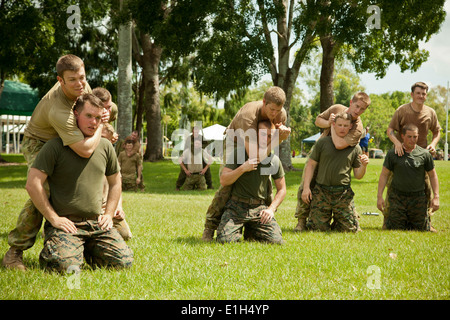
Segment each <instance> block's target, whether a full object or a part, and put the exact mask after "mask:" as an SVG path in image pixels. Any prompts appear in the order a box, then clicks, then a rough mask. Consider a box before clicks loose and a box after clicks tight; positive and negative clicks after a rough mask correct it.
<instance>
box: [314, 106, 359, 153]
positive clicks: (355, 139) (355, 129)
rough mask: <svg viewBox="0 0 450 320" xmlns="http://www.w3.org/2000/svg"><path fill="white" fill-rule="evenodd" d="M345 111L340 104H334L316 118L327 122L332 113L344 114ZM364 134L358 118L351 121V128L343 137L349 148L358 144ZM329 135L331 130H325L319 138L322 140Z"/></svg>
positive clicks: (344, 107) (345, 108)
mask: <svg viewBox="0 0 450 320" xmlns="http://www.w3.org/2000/svg"><path fill="white" fill-rule="evenodd" d="M347 110H348V108H347V107H346V106H344V105H342V104H334V105H332V106H331V107H329V108H328V109H327V110H325V111H324V112H322V113H321V114H319V115H318V117H320V118H322V119H325V120H328V119H330V116H331V114H332V113H334V114H337V113H339V112H345V111H347ZM365 133H366V132H365V130H364V126H363V123H362V121H361V118H360V117H358V119H356V120H352V127H351V128H350V131H349V132H348V133H347V135H346V136H345V137H344V140H345V142H347V144H348V145H349V146H352V147H354V146H356V145H357V144H358V143H359V140H360V139H361V138H362V137H363V136H364V135H365ZM329 135H331V128H326V129H325V130H324V131H323V133H322V135H321V136H320V137H321V138H322V137H326V136H329Z"/></svg>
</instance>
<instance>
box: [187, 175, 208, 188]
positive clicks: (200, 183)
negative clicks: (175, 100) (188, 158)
mask: <svg viewBox="0 0 450 320" xmlns="http://www.w3.org/2000/svg"><path fill="white" fill-rule="evenodd" d="M206 188H207V185H206V178H205V176H204V175H201V174H198V173H197V174H191V175H190V176H186V180H185V181H184V185H183V190H206Z"/></svg>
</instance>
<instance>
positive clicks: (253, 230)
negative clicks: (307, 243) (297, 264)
mask: <svg viewBox="0 0 450 320" xmlns="http://www.w3.org/2000/svg"><path fill="white" fill-rule="evenodd" d="M274 128H275V126H274V125H273V124H272V123H271V122H270V121H260V122H259V123H258V138H257V139H258V149H259V150H258V155H251V156H249V155H248V154H247V152H246V151H245V148H244V147H242V148H241V149H239V147H237V148H235V149H234V159H235V161H234V162H233V163H231V164H228V163H227V164H226V166H225V167H224V168H223V170H222V173H221V175H220V184H221V185H222V186H229V185H232V190H231V197H230V200H228V202H227V204H226V206H225V211H224V214H223V215H222V218H221V221H220V224H219V227H218V229H217V241H219V242H222V243H223V242H235V241H239V240H240V239H241V237H242V230H243V229H244V228H245V232H244V238H245V239H246V240H258V241H263V242H269V243H276V244H282V243H283V238H282V235H281V228H280V226H279V225H278V223H277V221H276V220H275V218H274V214H275V211H276V210H277V208H278V206H279V205H280V204H281V202H282V201H283V200H284V197H285V195H286V182H285V178H284V170H283V166H282V164H281V161H280V158H279V157H278V156H277V155H275V154H273V153H271V148H270V144H271V136H272V132H274ZM240 152H243V153H245V157H243V158H244V159H243V160H245V162H243V163H242V162H241V163H239V162H238V159H239V157H238V156H239V154H240ZM250 152H251V151H250ZM270 176H272V178H273V180H274V182H275V186H276V188H277V193H276V195H275V197H274V199H273V201H272V203H271V204H270V205H269V206H267V205H266V198H267V188H268V187H267V186H268V183H267V182H268V179H270Z"/></svg>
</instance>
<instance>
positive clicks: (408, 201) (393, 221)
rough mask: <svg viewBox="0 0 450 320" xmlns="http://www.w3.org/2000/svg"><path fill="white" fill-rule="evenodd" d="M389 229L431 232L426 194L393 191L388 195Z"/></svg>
mask: <svg viewBox="0 0 450 320" xmlns="http://www.w3.org/2000/svg"><path fill="white" fill-rule="evenodd" d="M388 198H389V203H390V205H389V210H388V212H387V213H388V214H387V217H386V228H387V229H400V230H419V231H430V215H429V213H428V198H427V195H426V194H425V192H416V193H408V194H405V193H401V192H399V191H397V190H395V189H392V190H391V192H390V193H389V195H388Z"/></svg>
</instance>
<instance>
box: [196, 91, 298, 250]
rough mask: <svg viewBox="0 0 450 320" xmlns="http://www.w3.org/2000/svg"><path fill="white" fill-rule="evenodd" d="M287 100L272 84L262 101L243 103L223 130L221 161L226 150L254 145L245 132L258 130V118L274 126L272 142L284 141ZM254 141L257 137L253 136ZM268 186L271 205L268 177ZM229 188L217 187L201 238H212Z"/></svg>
mask: <svg viewBox="0 0 450 320" xmlns="http://www.w3.org/2000/svg"><path fill="white" fill-rule="evenodd" d="M285 101H286V94H285V92H284V91H283V89H281V88H279V87H276V86H275V87H271V88H269V89H267V90H266V92H265V93H264V98H263V100H262V101H252V102H248V103H246V104H245V105H244V106H243V107H242V108H241V109H240V110H239V111H238V112H237V114H236V115H235V116H234V118H233V120H232V121H231V123H230V124H229V125H228V127H227V129H226V136H227V137H226V139H225V140H224V149H223V150H224V152H223V164H226V163H227V153H228V152H233V148H234V147H236V146H245V150H246V152H247V153H249V151H250V150H251V149H253V148H255V149H256V148H257V146H256V143H257V142H256V141H251V140H252V139H249V141H247V140H246V139H247V138H248V135H247V134H248V133H249V132H253V133H256V132H257V129H258V122H259V121H261V120H269V121H271V122H272V123H273V124H274V125H275V128H276V129H277V131H276V136H275V137H274V139H273V140H274V142H275V143H277V144H280V143H281V142H282V141H284V140H286V139H287V138H288V137H289V135H290V133H291V128H288V127H286V126H285V123H286V120H287V115H286V110H285V109H284V107H283V106H284V103H285ZM229 140H230V142H232V144H234V146H232V147H231V148H230V149H231V150H227V148H225V146H226V145H228V141H229ZM253 140H256V139H253ZM268 183H269V184H270V186H268V190H269V191H268V192H269V196H268V197H267V203H266V204H267V205H270V202H271V199H272V184H271V182H270V180H268ZM230 192H231V188H230V187H229V186H225V187H224V186H220V187H219V190H217V192H216V194H215V195H214V198H213V200H212V202H211V204H210V206H209V207H208V210H207V212H206V219H205V229H204V230H203V235H202V240H203V241H211V240H212V239H213V238H214V233H215V231H216V229H217V227H218V225H219V223H220V221H221V217H222V214H223V210H224V206H225V204H226V203H227V201H228V199H229V198H230Z"/></svg>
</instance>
